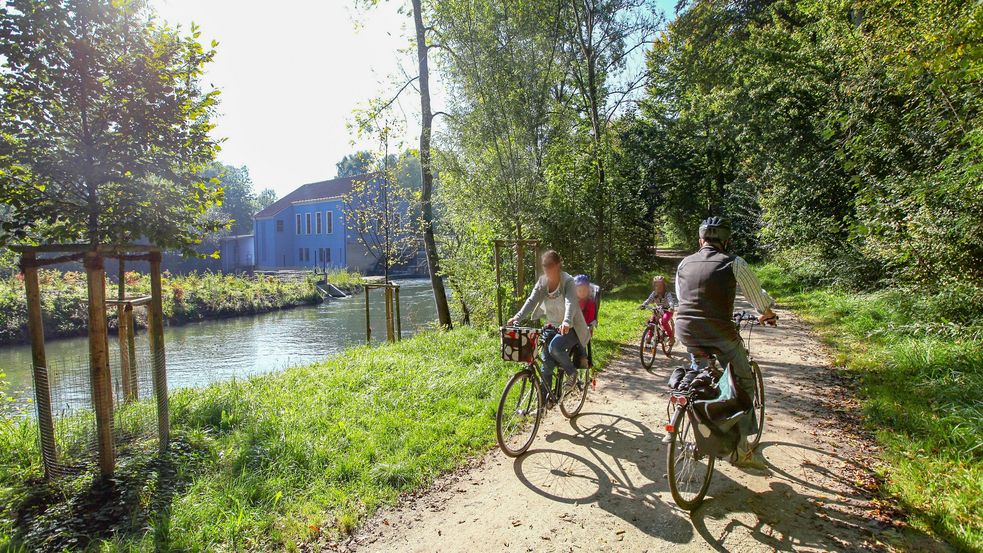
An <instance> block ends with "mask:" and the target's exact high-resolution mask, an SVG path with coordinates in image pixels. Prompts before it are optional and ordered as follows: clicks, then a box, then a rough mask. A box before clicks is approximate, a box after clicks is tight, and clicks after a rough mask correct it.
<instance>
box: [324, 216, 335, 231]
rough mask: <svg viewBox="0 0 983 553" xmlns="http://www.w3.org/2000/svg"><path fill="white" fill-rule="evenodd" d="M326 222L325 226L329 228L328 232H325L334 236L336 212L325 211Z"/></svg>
mask: <svg viewBox="0 0 983 553" xmlns="http://www.w3.org/2000/svg"><path fill="white" fill-rule="evenodd" d="M324 221H325V226H326V228H327V230H326V231H325V232H327V233H328V234H333V233H334V212H333V211H325V212H324Z"/></svg>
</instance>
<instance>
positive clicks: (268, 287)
mask: <svg viewBox="0 0 983 553" xmlns="http://www.w3.org/2000/svg"><path fill="white" fill-rule="evenodd" d="M329 280H330V276H329ZM40 281H41V309H42V313H43V315H44V330H45V334H46V335H47V336H49V337H62V336H76V335H80V334H84V333H85V329H86V325H87V323H88V321H87V313H86V302H87V299H88V296H87V292H86V286H85V274H84V273H80V272H72V271H68V272H62V271H57V270H43V271H41V272H40ZM161 284H162V287H163V293H164V297H163V305H164V318H165V320H166V321H167V322H168V324H181V323H185V322H190V321H201V320H205V319H216V318H223V317H233V316H237V315H249V314H254V313H263V312H266V311H273V310H276V309H285V308H290V307H296V306H299V305H311V304H315V303H318V302H320V301H321V296H320V295H319V294H318V292H317V289H316V288H315V286H314V280H313V279H311V278H308V279H303V280H296V281H282V280H280V279H278V278H274V277H268V276H262V275H259V276H256V277H246V276H241V275H223V274H218V273H191V274H188V275H182V276H173V275H170V274H168V273H167V272H165V273H164V275H163V279H162V283H161ZM126 289H127V295H139V294H149V293H150V277H149V276H148V275H144V274H140V273H135V272H130V273H126ZM117 290H118V288H117V286H116V283H115V282H113V281H110V282H107V284H106V294H107V296H108V297H110V298H112V297H116V293H117V292H116V291H117ZM114 311H115V310H112V309H110V311H109V325H110V327H112V328H115V327H116V314H115V312H114ZM142 314H143V310H139V311H138V312H137V324H140V325H143V324H145V323H146V321H143V320H142V318H141V317H142ZM26 340H27V303H26V298H25V296H24V277H23V275H19V274H18V275H14V276H12V277H9V278H3V279H0V344H3V343H14V342H22V341H26Z"/></svg>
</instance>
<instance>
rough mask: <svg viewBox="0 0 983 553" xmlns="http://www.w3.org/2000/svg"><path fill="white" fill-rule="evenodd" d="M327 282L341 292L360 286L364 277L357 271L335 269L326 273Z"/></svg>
mask: <svg viewBox="0 0 983 553" xmlns="http://www.w3.org/2000/svg"><path fill="white" fill-rule="evenodd" d="M327 280H328V282H329V283H331V284H334V285H335V286H337V287H338V288H341V289H342V290H354V289H355V288H358V287H359V286H361V285H362V283H363V282H364V280H365V277H364V276H362V273H359V272H358V271H349V270H347V269H335V270H332V271H330V272H328V278H327Z"/></svg>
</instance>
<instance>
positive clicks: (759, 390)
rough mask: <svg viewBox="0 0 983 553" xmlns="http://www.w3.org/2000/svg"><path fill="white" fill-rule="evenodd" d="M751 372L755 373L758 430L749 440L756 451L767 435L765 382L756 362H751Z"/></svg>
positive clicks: (755, 415) (755, 414)
mask: <svg viewBox="0 0 983 553" xmlns="http://www.w3.org/2000/svg"><path fill="white" fill-rule="evenodd" d="M751 372H752V373H754V417H755V419H756V420H755V422H756V423H757V428H755V430H754V432H753V433H752V434H750V435H749V436H748V437H747V438H748V446H749V447H750V448H751V449H752V450H754V449H755V448H756V447H758V444H759V443H760V442H761V436H762V435H763V434H764V433H765V381H764V378H763V377H762V376H761V367H759V366H758V364H757V363H755V362H754V361H751Z"/></svg>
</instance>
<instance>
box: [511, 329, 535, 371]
mask: <svg viewBox="0 0 983 553" xmlns="http://www.w3.org/2000/svg"><path fill="white" fill-rule="evenodd" d="M538 342H539V329H538V328H528V327H509V328H505V327H503V328H502V359H504V360H506V361H514V362H516V363H532V360H533V358H534V357H535V356H536V344H537V343H538Z"/></svg>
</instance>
